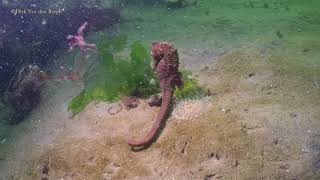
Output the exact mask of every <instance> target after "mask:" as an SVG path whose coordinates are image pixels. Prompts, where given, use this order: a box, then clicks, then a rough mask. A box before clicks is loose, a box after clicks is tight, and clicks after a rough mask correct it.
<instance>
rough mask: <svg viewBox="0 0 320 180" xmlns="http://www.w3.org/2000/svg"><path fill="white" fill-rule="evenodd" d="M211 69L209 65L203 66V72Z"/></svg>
mask: <svg viewBox="0 0 320 180" xmlns="http://www.w3.org/2000/svg"><path fill="white" fill-rule="evenodd" d="M208 69H209V66H208V65H202V68H201V71H207V70H208Z"/></svg>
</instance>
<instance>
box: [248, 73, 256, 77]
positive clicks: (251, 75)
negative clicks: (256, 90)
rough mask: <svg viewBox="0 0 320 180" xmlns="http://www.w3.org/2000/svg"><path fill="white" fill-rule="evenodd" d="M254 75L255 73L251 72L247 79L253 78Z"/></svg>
mask: <svg viewBox="0 0 320 180" xmlns="http://www.w3.org/2000/svg"><path fill="white" fill-rule="evenodd" d="M254 75H256V73H255V72H251V73H249V74H248V77H249V78H251V77H253V76H254Z"/></svg>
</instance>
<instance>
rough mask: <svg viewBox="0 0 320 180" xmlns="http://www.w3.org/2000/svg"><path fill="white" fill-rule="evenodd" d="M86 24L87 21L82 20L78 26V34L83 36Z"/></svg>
mask: <svg viewBox="0 0 320 180" xmlns="http://www.w3.org/2000/svg"><path fill="white" fill-rule="evenodd" d="M87 25H88V22H84V23H83V24H82V25H81V26H80V27H79V29H78V35H79V36H83V35H84V33H83V31H84V30H85V29H86V27H87Z"/></svg>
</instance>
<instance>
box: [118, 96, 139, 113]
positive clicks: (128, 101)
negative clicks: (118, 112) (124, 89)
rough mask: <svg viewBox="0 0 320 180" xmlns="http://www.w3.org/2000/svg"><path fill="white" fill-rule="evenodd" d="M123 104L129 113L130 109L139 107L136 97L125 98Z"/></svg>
mask: <svg viewBox="0 0 320 180" xmlns="http://www.w3.org/2000/svg"><path fill="white" fill-rule="evenodd" d="M121 102H122V104H123V105H124V107H125V108H126V110H127V111H129V110H130V109H133V108H136V107H138V105H139V99H138V98H136V97H129V96H124V97H123V98H122V99H121Z"/></svg>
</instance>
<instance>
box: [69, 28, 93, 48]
mask: <svg viewBox="0 0 320 180" xmlns="http://www.w3.org/2000/svg"><path fill="white" fill-rule="evenodd" d="M87 25H88V22H84V23H83V24H82V25H81V26H80V27H79V29H78V35H68V36H67V40H69V41H70V42H69V50H68V51H69V52H71V51H72V50H73V49H74V48H75V47H76V46H79V48H80V50H81V51H82V52H84V51H86V50H88V49H94V48H96V47H97V46H96V45H95V44H93V43H86V42H85V41H84V37H83V36H84V32H83V31H84V30H85V28H86V27H87Z"/></svg>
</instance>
